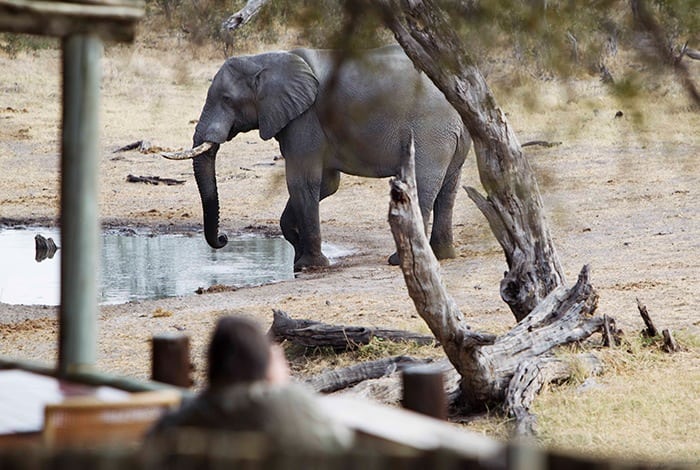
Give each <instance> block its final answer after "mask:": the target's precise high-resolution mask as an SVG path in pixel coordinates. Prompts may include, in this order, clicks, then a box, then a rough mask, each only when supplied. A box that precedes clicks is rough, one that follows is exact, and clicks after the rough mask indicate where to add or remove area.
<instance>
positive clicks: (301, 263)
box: [294, 253, 331, 273]
mask: <svg viewBox="0 0 700 470" xmlns="http://www.w3.org/2000/svg"><path fill="white" fill-rule="evenodd" d="M330 264H331V263H330V262H329V261H328V258H326V257H325V256H324V255H323V253H321V254H318V255H309V254H305V255H302V256H301V257H300V258H299V259H297V260H296V261H294V272H295V273H298V272H299V271H302V270H304V269H307V268H323V267H326V266H329V265H330Z"/></svg>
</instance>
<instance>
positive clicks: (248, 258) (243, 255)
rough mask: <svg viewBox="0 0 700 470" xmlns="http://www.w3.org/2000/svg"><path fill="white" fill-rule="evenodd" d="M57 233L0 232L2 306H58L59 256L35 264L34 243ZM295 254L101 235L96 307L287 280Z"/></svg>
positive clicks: (281, 248)
mask: <svg viewBox="0 0 700 470" xmlns="http://www.w3.org/2000/svg"><path fill="white" fill-rule="evenodd" d="M36 234H41V235H42V236H44V237H46V238H49V237H51V238H53V240H55V242H56V244H57V245H59V246H60V244H61V242H60V234H59V233H58V231H57V230H56V229H49V228H32V229H26V230H18V229H6V230H0V302H1V303H8V304H27V305H30V304H32V305H37V304H38V305H58V304H59V301H60V263H61V253H62V252H61V250H60V249H59V250H58V251H57V252H56V254H55V255H54V256H53V257H52V258H46V259H44V260H43V261H40V262H37V261H36V260H35V249H34V237H35V235H36ZM293 257H294V252H293V249H292V247H291V245H289V244H288V243H287V242H286V241H285V240H284V239H282V238H267V237H259V236H254V235H250V236H242V237H237V238H231V239H229V243H228V245H226V247H225V248H223V249H221V250H213V249H212V248H210V247H209V246H208V245H207V244H206V242H204V239H203V238H202V236H201V235H192V236H189V235H173V234H159V235H151V234H147V233H135V232H133V231H131V232H129V233H124V231H117V232H106V233H104V234H103V235H102V259H101V280H100V292H99V295H100V299H99V301H100V303H102V304H115V303H124V302H129V301H132V300H142V299H154V298H164V297H172V296H178V295H187V294H192V293H194V291H195V290H196V289H198V288H200V287H204V288H207V287H210V286H212V285H215V284H223V285H228V286H231V285H233V286H251V285H260V284H265V283H270V282H275V281H279V280H283V279H289V278H292V277H293V276H294V273H293V270H292V264H293Z"/></svg>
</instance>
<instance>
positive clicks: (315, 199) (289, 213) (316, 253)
mask: <svg viewBox="0 0 700 470" xmlns="http://www.w3.org/2000/svg"><path fill="white" fill-rule="evenodd" d="M290 176H291V175H289V172H288V174H287V177H288V181H287V185H288V189H289V194H290V197H289V201H287V207H286V208H285V209H284V212H283V213H282V218H281V219H280V226H281V228H282V233H283V235H284V237H285V238H286V239H287V241H289V242H290V243H291V244H292V246H293V247H294V271H295V272H298V271H301V270H303V269H304V268H310V267H323V266H328V265H329V264H330V263H329V261H328V258H326V256H325V255H324V254H323V252H322V251H321V225H320V221H319V198H320V181H319V183H318V184H308V183H304V182H298V181H296V180H295V179H293V178H290ZM319 180H320V178H319Z"/></svg>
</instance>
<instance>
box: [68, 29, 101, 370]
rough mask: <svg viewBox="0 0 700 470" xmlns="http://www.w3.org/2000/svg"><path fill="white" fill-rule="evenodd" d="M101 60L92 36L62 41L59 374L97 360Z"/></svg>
mask: <svg viewBox="0 0 700 470" xmlns="http://www.w3.org/2000/svg"><path fill="white" fill-rule="evenodd" d="M101 57H102V41H101V40H100V39H99V38H98V37H96V36H91V35H80V34H76V35H71V36H68V37H66V38H64V39H63V131H62V132H63V139H62V151H61V153H62V164H61V308H60V326H59V351H58V370H59V373H61V374H66V373H75V372H86V371H89V370H91V369H93V367H94V365H95V360H96V356H97V315H98V303H97V295H98V290H97V289H98V285H99V284H98V276H99V255H100V243H101V238H100V222H99V217H98V197H99V192H98V173H99V171H98V169H99V157H100V147H99V132H100V126H99V101H100V100H99V95H100V75H101V74H100V59H101Z"/></svg>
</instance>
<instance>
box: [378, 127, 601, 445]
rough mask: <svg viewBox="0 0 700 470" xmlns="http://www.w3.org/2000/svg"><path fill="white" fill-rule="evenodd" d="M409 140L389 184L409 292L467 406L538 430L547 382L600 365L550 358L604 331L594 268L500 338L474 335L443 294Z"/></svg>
mask: <svg viewBox="0 0 700 470" xmlns="http://www.w3.org/2000/svg"><path fill="white" fill-rule="evenodd" d="M410 142H411V143H410V145H409V146H408V148H407V149H406V151H405V161H404V164H403V166H402V169H401V173H400V174H399V176H397V177H396V178H395V179H393V180H392V182H391V202H390V209H389V223H390V225H391V230H392V234H393V235H394V240H395V242H396V247H397V251H398V253H399V256H400V259H401V270H402V272H403V275H404V279H405V281H406V286H407V287H408V293H409V295H410V297H411V299H413V302H414V305H415V307H416V310H417V311H418V314H419V315H420V316H421V317H422V318H423V320H424V321H425V322H426V323H427V324H428V327H429V328H430V330H431V331H432V333H433V334H434V335H435V337H436V338H437V339H438V341H440V343H441V344H442V346H443V348H444V350H445V353H446V355H447V357H448V359H449V360H450V362H451V363H452V365H453V366H454V367H455V369H456V370H457V372H458V373H459V374H460V376H461V382H460V392H461V399H462V401H463V403H464V405H466V406H467V407H468V408H469V409H470V410H479V409H483V408H486V407H490V406H493V405H497V406H498V405H505V409H506V410H507V412H508V413H509V414H510V415H511V416H512V417H513V418H515V419H516V422H517V427H516V430H517V432H519V433H529V432H532V430H533V425H534V418H533V417H532V415H530V413H529V405H530V403H531V402H532V400H533V398H534V397H535V395H536V394H537V392H538V391H539V390H540V388H541V386H542V385H543V384H545V383H547V382H550V381H555V380H559V379H562V378H565V377H568V376H570V375H571V373H572V370H573V368H576V369H580V368H581V367H583V368H584V369H588V370H589V372H595V371H597V370H598V369H599V368H600V364H599V363H598V361H597V359H596V358H595V357H593V356H590V355H586V356H581V357H580V358H579V359H578V361H579V363H578V364H577V366H576V367H573V366H572V364H570V363H567V362H566V361H563V360H562V359H559V358H557V357H555V356H553V355H552V351H553V350H554V349H555V348H556V347H558V346H560V345H563V344H569V343H572V342H577V341H581V340H583V339H586V338H588V337H589V336H590V335H591V334H593V333H595V332H597V331H600V329H601V328H602V326H603V318H602V317H599V316H593V312H594V311H595V308H596V306H597V301H598V295H597V293H596V292H595V290H594V289H593V288H592V287H591V285H590V283H589V269H588V267H587V266H584V267H583V269H582V270H581V273H580V274H579V278H578V281H577V282H576V284H575V285H574V286H573V287H572V288H570V289H568V288H566V287H564V286H559V287H557V288H555V289H554V290H553V291H552V292H551V293H550V294H549V295H547V296H546V297H545V298H544V299H543V300H542V301H541V302H540V303H538V305H537V306H536V307H535V309H534V310H533V311H532V312H530V314H529V315H528V316H527V317H526V318H524V319H523V320H521V321H520V322H519V323H518V324H517V325H516V326H515V327H514V328H513V329H512V330H510V331H509V332H508V333H506V334H504V335H502V336H498V337H497V336H494V335H491V334H485V333H479V332H476V331H473V330H472V329H471V328H470V327H469V325H468V324H467V323H466V322H465V321H464V316H463V315H462V312H461V311H460V310H459V307H458V306H457V305H456V303H455V301H454V299H453V298H452V297H451V296H450V295H449V293H448V292H447V290H446V289H445V286H444V284H443V282H442V279H441V277H440V274H439V272H440V268H439V264H438V261H437V259H436V258H435V256H434V254H433V252H432V250H431V249H430V245H429V242H428V239H427V238H426V236H425V231H424V229H423V228H422V222H421V221H422V217H421V213H420V208H419V205H418V195H417V192H416V185H415V169H414V162H413V153H414V149H413V141H412V139H411V141H410ZM579 366H580V367H579Z"/></svg>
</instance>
